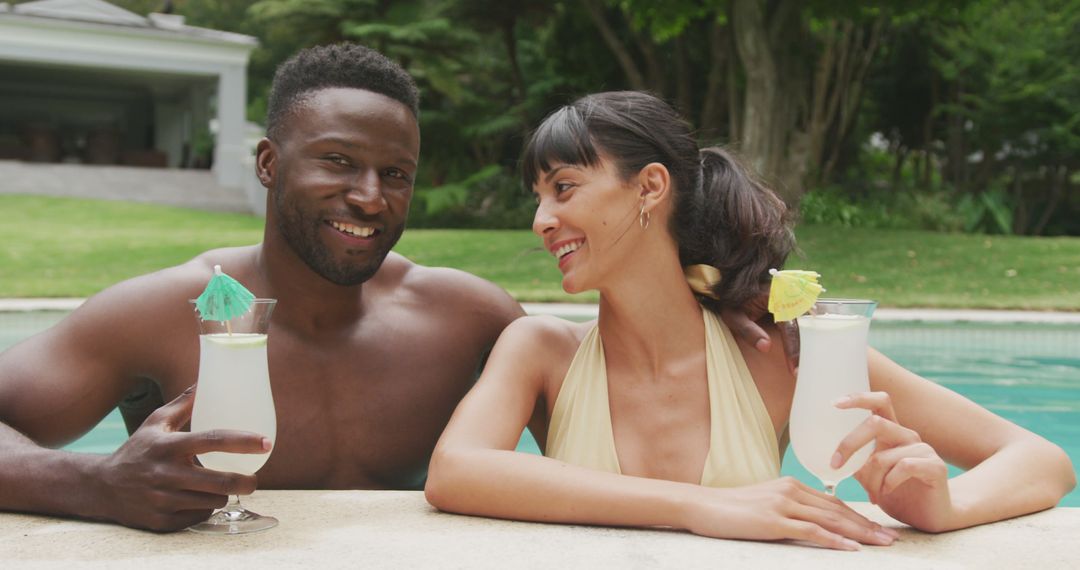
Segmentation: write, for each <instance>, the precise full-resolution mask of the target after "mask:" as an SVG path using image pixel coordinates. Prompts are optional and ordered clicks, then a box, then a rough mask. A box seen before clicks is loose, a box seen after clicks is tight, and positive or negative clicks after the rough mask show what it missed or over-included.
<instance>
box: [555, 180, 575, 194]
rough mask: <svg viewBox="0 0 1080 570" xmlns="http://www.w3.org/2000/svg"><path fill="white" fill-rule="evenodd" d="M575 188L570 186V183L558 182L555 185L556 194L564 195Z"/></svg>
mask: <svg viewBox="0 0 1080 570" xmlns="http://www.w3.org/2000/svg"><path fill="white" fill-rule="evenodd" d="M573 187H574V185H573V184H570V183H569V182H556V183H555V193H557V194H562V193H563V192H566V191H567V190H569V189H571V188H573Z"/></svg>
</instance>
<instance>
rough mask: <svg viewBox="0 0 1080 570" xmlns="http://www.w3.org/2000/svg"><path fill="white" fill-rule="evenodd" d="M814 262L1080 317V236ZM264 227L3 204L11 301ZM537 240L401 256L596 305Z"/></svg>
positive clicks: (855, 235) (130, 207)
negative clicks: (568, 287)
mask: <svg viewBox="0 0 1080 570" xmlns="http://www.w3.org/2000/svg"><path fill="white" fill-rule="evenodd" d="M797 234H798V236H799V244H800V247H801V249H802V250H803V252H804V253H803V255H802V256H795V257H793V258H792V259H791V260H790V261H789V263H788V266H789V267H792V268H808V269H815V270H817V271H819V272H821V274H822V276H823V277H822V282H823V283H824V285H825V287H826V288H828V295H829V296H845V297H870V298H873V299H877V300H879V301H880V302H881V304H882V305H883V306H892V307H952V308H1002V309H1004V308H1008V309H1060V310H1080V286H1077V282H1078V281H1080V238H1049V239H1048V238H1022V237H996V236H975V235H957V234H937V233H930V232H916V231H884V230H862V229H848V228H835V227H824V226H806V227H802V228H799V230H798V231H797ZM261 235H262V220H261V219H258V218H253V217H250V216H240V215H232V214H209V213H205V212H198V211H193V210H181V209H176V208H165V207H159V206H148V205H140V204H130V203H117V202H102V201H92V200H72V199H61V198H43V197H27V196H0V297H82V296H86V295H90V294H93V293H94V292H96V291H98V290H100V289H101V288H103V287H105V286H107V285H109V284H110V283H114V282H116V281H119V280H121V279H124V278H127V277H131V276H134V275H138V274H141V273H145V272H148V271H153V270H155V269H160V268H162V267H166V266H169V265H173V264H176V263H180V262H182V261H184V260H187V259H189V258H191V257H192V256H194V255H196V254H197V253H199V252H201V251H203V250H206V249H210V248H213V247H222V246H230V245H244V244H250V243H255V242H257V241H258V240H259V239H260V238H261ZM538 246H539V241H538V240H537V239H536V238H535V237H534V236H533V235H532V234H531V233H530V232H528V231H524V230H523V231H482V230H408V231H406V232H405V237H404V238H403V239H402V241H401V243H400V244H399V245H398V248H397V251H399V252H400V253H402V254H404V255H406V256H408V257H410V258H412V259H414V260H416V261H417V262H419V263H422V264H425V265H439V266H448V267H457V268H460V269H464V270H465V271H469V272H471V273H475V274H477V275H480V276H482V277H485V278H487V279H490V280H492V281H494V282H496V283H498V284H499V285H502V286H503V287H505V288H506V289H507V290H509V291H510V292H511V294H513V295H514V296H515V297H516V298H518V299H519V300H522V301H590V300H595V299H596V297H595V294H590V295H580V296H575V297H570V296H568V295H566V294H564V293H563V292H562V290H561V289H560V288H559V272H558V269H557V268H556V266H555V263H554V261H553V259H552V258H551V257H550V256H549V255H548V254H546V253H545V252H544V251H543V250H542V249H540V248H539V247H538Z"/></svg>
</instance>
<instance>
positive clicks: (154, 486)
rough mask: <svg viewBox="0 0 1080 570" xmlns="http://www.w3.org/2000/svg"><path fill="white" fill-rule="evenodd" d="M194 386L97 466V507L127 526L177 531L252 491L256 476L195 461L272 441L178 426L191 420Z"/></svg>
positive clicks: (264, 448)
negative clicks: (203, 455)
mask: <svg viewBox="0 0 1080 570" xmlns="http://www.w3.org/2000/svg"><path fill="white" fill-rule="evenodd" d="M194 388H195V387H194V386H192V387H191V388H188V389H187V391H185V392H184V393H183V394H181V395H180V396H179V397H177V398H176V399H175V400H173V401H172V402H169V403H168V404H166V405H164V406H162V407H161V408H159V409H158V410H157V411H155V412H154V413H153V414H151V415H150V417H148V418H147V419H146V422H145V423H143V425H142V426H141V427H140V428H139V429H138V430H136V431H135V433H133V434H132V435H131V437H130V438H129V439H128V440H127V441H126V442H125V443H124V445H122V446H120V448H119V449H117V450H116V452H114V453H113V454H112V455H111V456H109V457H108V458H107V459H106V460H105V461H104V462H103V463H102V464H101V467H100V472H99V477H98V483H99V484H100V485H101V486H102V488H101V489H100V492H99V493H97V496H99V497H101V500H102V501H103V502H104V504H102V505H101V509H99V511H98V512H103V513H105V514H106V517H107V518H109V519H111V520H114V521H116V522H119V523H121V524H123V525H125V526H131V527H136V528H145V529H149V530H155V531H172V530H180V529H183V528H185V527H188V526H191V525H192V524H195V523H197V522H201V521H204V520H206V519H207V517H209V516H210V513H211V511H212V510H213V509H216V508H220V507H222V506H224V505H225V503H226V502H227V501H228V496H229V495H248V494H251V493H252V492H253V491H254V490H255V483H256V480H255V476H254V475H240V474H238V473H223V472H220V471H212V470H210V469H205V468H203V467H200V466H199V465H196V463H195V455H197V454H200V453H206V452H209V451H226V452H231V453H267V452H268V451H270V448H271V442H270V440H269V439H267V438H266V437H263V436H261V435H258V434H254V433H249V432H241V431H231V430H212V431H206V432H197V433H188V432H183V431H180V429H181V428H183V427H184V426H185V425H187V424H188V422H189V421H190V420H191V408H192V404H193V403H194V400H195V390H194Z"/></svg>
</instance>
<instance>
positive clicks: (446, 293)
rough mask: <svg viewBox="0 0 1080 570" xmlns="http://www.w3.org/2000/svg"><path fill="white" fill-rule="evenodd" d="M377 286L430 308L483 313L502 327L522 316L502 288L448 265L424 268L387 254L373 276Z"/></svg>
mask: <svg viewBox="0 0 1080 570" xmlns="http://www.w3.org/2000/svg"><path fill="white" fill-rule="evenodd" d="M377 278H378V280H379V284H380V286H381V287H385V288H387V290H393V291H394V292H395V294H397V295H407V296H408V297H410V298H411V299H412V300H414V301H416V302H418V303H422V304H424V305H427V306H430V307H433V308H434V307H442V308H445V309H448V310H451V311H453V312H461V311H465V312H469V313H484V314H487V315H489V316H490V317H492V318H494V319H496V320H498V321H500V322H502V324H503V326H505V325H506V324H508V323H509V322H510V321H512V320H514V319H516V318H518V317H521V316H522V315H524V314H525V313H524V311H523V310H522V309H521V305H519V304H518V303H517V301H515V300H514V299H513V297H511V296H510V294H509V293H507V292H506V291H505V290H504V289H503V288H502V287H499V286H498V285H496V284H494V283H492V282H490V281H488V280H486V279H483V278H481V277H477V276H476V275H473V274H471V273H468V272H465V271H461V270H459V269H452V268H448V267H427V266H424V265H420V264H418V263H414V262H412V261H410V260H408V259H406V258H405V257H403V256H401V255H398V254H395V253H391V254H390V255H388V256H387V258H386V261H385V262H383V266H382V268H381V269H380V270H379V274H378V276H377Z"/></svg>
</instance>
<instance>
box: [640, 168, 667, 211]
mask: <svg viewBox="0 0 1080 570" xmlns="http://www.w3.org/2000/svg"><path fill="white" fill-rule="evenodd" d="M638 184H639V185H640V187H641V196H640V198H641V199H642V200H643V201H644V211H645V212H651V211H652V210H653V208H655V207H656V206H657V205H658V204H660V203H661V202H664V201H666V200H668V199H669V198H670V197H671V173H670V172H668V169H667V167H666V166H664V165H663V164H660V163H659V162H650V163H649V164H646V165H645V166H644V167H642V169H641V170H640V171H638Z"/></svg>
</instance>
